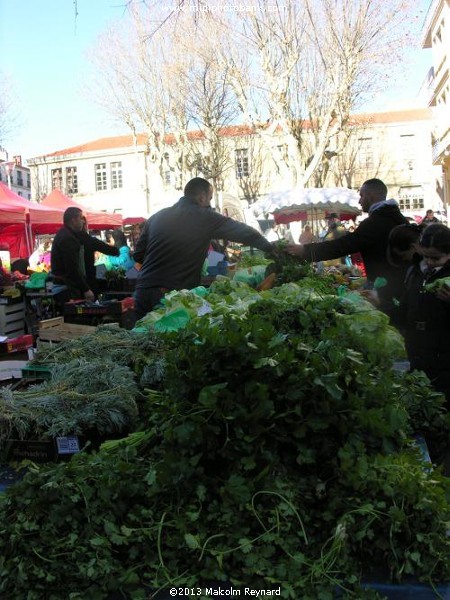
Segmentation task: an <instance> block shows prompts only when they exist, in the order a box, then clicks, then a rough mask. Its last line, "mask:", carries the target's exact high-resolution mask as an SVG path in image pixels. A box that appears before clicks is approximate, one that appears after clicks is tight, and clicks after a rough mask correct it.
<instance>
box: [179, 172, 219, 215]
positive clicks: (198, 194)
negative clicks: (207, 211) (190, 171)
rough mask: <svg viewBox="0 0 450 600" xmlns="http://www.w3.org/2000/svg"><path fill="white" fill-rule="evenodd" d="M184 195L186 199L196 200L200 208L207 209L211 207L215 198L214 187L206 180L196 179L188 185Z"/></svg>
mask: <svg viewBox="0 0 450 600" xmlns="http://www.w3.org/2000/svg"><path fill="white" fill-rule="evenodd" d="M184 195H185V196H186V198H190V199H191V200H194V202H195V203H196V204H198V205H199V206H201V207H203V208H207V207H209V206H210V202H211V199H212V197H213V187H212V185H211V184H210V183H209V181H207V180H206V179H203V178H202V177H194V179H191V180H190V181H188V183H187V184H186V186H185V188H184Z"/></svg>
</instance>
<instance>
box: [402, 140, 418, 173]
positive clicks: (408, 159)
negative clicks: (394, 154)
mask: <svg viewBox="0 0 450 600" xmlns="http://www.w3.org/2000/svg"><path fill="white" fill-rule="evenodd" d="M415 143H416V137H415V135H414V134H408V135H401V136H400V152H401V161H402V163H403V166H404V167H407V168H408V169H413V168H414V165H415V162H416V148H415Z"/></svg>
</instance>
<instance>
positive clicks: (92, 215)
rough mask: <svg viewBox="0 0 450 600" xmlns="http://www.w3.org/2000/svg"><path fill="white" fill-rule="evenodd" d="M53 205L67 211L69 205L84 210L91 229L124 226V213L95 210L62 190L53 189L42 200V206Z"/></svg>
mask: <svg viewBox="0 0 450 600" xmlns="http://www.w3.org/2000/svg"><path fill="white" fill-rule="evenodd" d="M42 205H43V206H47V207H53V208H57V209H59V210H62V211H65V210H66V208H69V206H75V207H76V208H79V209H80V210H82V211H83V214H84V215H86V219H87V222H88V226H89V228H90V229H117V228H118V227H122V224H123V219H122V215H119V214H117V213H106V212H101V211H94V210H92V209H90V208H88V207H87V206H84V205H83V204H80V203H79V202H76V200H73V199H72V198H69V196H66V195H65V194H63V193H62V192H61V191H60V190H53V192H51V193H50V194H49V195H48V196H46V197H45V198H44V200H43V201H42V202H41V206H42Z"/></svg>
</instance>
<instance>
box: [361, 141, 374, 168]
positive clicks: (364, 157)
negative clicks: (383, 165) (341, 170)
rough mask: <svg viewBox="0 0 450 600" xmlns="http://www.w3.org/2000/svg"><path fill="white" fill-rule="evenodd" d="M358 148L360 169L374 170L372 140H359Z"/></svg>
mask: <svg viewBox="0 0 450 600" xmlns="http://www.w3.org/2000/svg"><path fill="white" fill-rule="evenodd" d="M358 146H359V150H358V168H359V169H365V170H369V169H373V144H372V138H359V140H358Z"/></svg>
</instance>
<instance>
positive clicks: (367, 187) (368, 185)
mask: <svg viewBox="0 0 450 600" xmlns="http://www.w3.org/2000/svg"><path fill="white" fill-rule="evenodd" d="M386 197H387V187H386V185H385V184H384V183H383V182H382V181H381V179H368V180H367V181H365V182H364V183H363V184H362V186H361V188H360V190H359V203H360V204H361V208H362V209H363V212H369V208H370V207H371V206H372V204H375V203H376V202H382V201H383V200H386Z"/></svg>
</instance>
